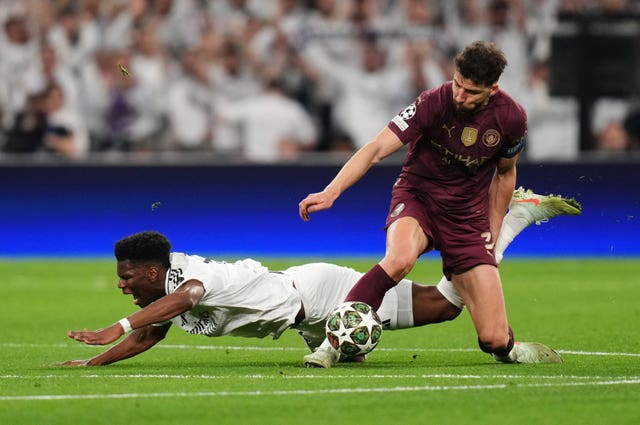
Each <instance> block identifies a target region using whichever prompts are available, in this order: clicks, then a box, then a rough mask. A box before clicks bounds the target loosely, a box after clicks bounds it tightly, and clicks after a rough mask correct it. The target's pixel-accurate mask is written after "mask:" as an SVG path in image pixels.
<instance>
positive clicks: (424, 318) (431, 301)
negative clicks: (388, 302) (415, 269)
mask: <svg viewBox="0 0 640 425" xmlns="http://www.w3.org/2000/svg"><path fill="white" fill-rule="evenodd" d="M447 284H448V285H447ZM444 286H445V287H446V288H445V287H443V285H440V284H439V285H437V286H436V285H420V284H416V283H413V284H412V310H413V314H412V316H413V323H412V325H411V326H414V327H415V326H424V325H429V324H432V323H441V322H445V321H448V320H453V319H455V318H456V317H458V316H459V315H460V313H461V312H462V308H463V307H464V304H463V303H462V298H461V297H460V296H459V294H458V292H457V291H456V290H455V288H454V287H453V285H452V284H451V282H448V281H447V280H446V279H445V284H444ZM390 292H391V291H390ZM401 324H402V322H399V325H401ZM399 329H400V327H399Z"/></svg>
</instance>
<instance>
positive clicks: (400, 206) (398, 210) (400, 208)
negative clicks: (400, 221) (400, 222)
mask: <svg viewBox="0 0 640 425" xmlns="http://www.w3.org/2000/svg"><path fill="white" fill-rule="evenodd" d="M404 206H405V205H404V203H403V202H400V203H399V204H398V205H396V207H395V208H394V209H393V211H391V217H397V216H398V215H399V214H400V213H401V212H402V211H404Z"/></svg>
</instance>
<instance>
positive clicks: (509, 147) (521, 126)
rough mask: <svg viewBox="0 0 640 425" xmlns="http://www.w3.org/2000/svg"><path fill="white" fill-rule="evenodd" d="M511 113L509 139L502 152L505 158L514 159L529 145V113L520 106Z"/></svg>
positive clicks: (512, 109) (508, 128)
mask: <svg viewBox="0 0 640 425" xmlns="http://www.w3.org/2000/svg"><path fill="white" fill-rule="evenodd" d="M510 112H511V113H510V114H509V115H508V119H507V122H506V136H507V137H506V140H505V143H504V144H503V145H502V149H501V151H500V156H502V157H503V158H513V157H514V156H516V155H517V154H518V153H520V152H522V150H523V149H524V147H525V145H526V143H527V113H526V112H525V110H524V108H522V107H521V106H520V105H518V104H516V105H515V107H513V108H511V111H510Z"/></svg>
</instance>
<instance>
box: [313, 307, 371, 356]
mask: <svg viewBox="0 0 640 425" xmlns="http://www.w3.org/2000/svg"><path fill="white" fill-rule="evenodd" d="M325 329H326V331H327V338H328V339H329V342H330V343H331V346H332V347H333V348H335V349H336V350H338V351H339V352H340V353H341V354H343V355H345V356H347V357H349V356H357V355H360V354H367V353H369V352H371V351H372V350H373V349H374V348H376V345H378V342H379V341H380V337H381V336H382V324H381V323H380V317H378V314H377V313H376V312H375V311H374V310H373V309H372V308H371V307H370V306H369V305H368V304H366V303H363V302H360V301H347V302H345V303H343V304H341V305H340V306H338V308H336V309H335V310H333V312H332V313H331V314H329V317H328V318H327V323H326V326H325Z"/></svg>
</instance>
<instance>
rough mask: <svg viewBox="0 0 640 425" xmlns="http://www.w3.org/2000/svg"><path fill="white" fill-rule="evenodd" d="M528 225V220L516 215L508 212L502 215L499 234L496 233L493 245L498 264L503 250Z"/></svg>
mask: <svg viewBox="0 0 640 425" xmlns="http://www.w3.org/2000/svg"><path fill="white" fill-rule="evenodd" d="M528 225H529V222H528V221H527V220H526V219H524V218H521V217H516V216H514V215H513V214H511V213H510V212H508V213H507V215H505V216H504V219H503V220H502V228H501V229H500V234H499V235H498V240H497V242H496V247H495V255H496V261H497V262H498V264H500V262H501V261H502V257H503V256H504V251H505V250H506V249H507V247H508V246H509V244H511V242H513V239H514V238H515V237H516V236H518V235H519V234H520V232H522V231H523V230H524V229H526V228H527V226H528Z"/></svg>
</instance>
